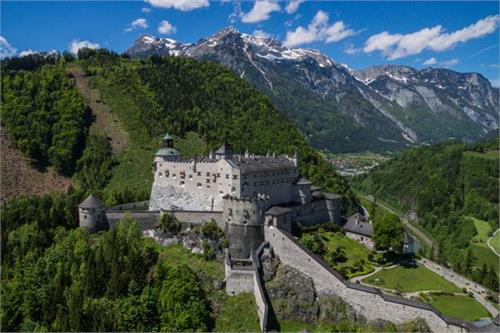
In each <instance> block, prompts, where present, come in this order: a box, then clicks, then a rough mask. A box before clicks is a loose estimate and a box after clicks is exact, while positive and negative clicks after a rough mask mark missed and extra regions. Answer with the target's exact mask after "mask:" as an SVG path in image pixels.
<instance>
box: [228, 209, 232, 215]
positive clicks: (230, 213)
mask: <svg viewBox="0 0 500 333" xmlns="http://www.w3.org/2000/svg"><path fill="white" fill-rule="evenodd" d="M227 215H229V216H233V209H232V208H229V210H228V212H227Z"/></svg>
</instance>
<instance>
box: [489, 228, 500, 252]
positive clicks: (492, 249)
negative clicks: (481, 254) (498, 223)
mask: <svg viewBox="0 0 500 333" xmlns="http://www.w3.org/2000/svg"><path fill="white" fill-rule="evenodd" d="M499 231H500V229H497V230H496V231H495V232H494V233H493V235H491V237H490V238H488V240H487V241H486V244H487V245H488V247H489V248H490V249H491V251H493V253H495V254H496V255H497V256H499V257H500V253H498V252H497V251H496V250H495V248H494V247H493V246H491V244H490V242H491V240H492V239H493V237H495V235H496V233H497V232H499Z"/></svg>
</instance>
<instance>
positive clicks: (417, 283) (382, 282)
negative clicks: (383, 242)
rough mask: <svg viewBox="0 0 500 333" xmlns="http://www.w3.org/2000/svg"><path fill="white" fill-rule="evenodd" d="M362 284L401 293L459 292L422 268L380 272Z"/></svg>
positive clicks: (456, 288)
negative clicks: (425, 291) (428, 291)
mask: <svg viewBox="0 0 500 333" xmlns="http://www.w3.org/2000/svg"><path fill="white" fill-rule="evenodd" d="M363 282H364V283H367V284H371V285H374V286H376V287H381V288H386V289H392V290H400V291H402V292H415V291H424V290H436V291H437V290H440V291H449V292H460V289H459V288H458V287H457V286H455V285H454V284H453V283H451V282H449V281H447V280H446V279H444V278H442V277H440V276H439V275H437V274H436V273H434V272H432V271H430V270H428V269H427V268H425V267H422V266H418V267H416V268H413V267H411V268H410V267H403V266H398V267H395V268H391V269H387V270H382V271H380V272H378V273H376V274H374V275H372V276H369V277H367V278H366V279H364V280H363Z"/></svg>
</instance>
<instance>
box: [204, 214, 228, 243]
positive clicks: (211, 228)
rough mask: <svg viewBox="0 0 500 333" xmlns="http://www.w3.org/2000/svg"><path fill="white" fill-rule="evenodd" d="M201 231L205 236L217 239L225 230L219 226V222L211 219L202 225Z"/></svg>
mask: <svg viewBox="0 0 500 333" xmlns="http://www.w3.org/2000/svg"><path fill="white" fill-rule="evenodd" d="M201 233H202V234H203V236H204V237H205V238H210V239H214V240H217V239H219V238H221V237H222V236H224V231H222V230H221V228H219V226H218V225H217V222H215V220H214V219H211V220H210V221H209V222H207V223H205V224H204V225H203V226H202V227H201Z"/></svg>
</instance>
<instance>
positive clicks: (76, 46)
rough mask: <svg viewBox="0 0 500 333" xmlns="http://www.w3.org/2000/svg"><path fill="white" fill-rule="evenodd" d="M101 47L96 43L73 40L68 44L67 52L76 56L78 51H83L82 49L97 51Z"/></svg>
mask: <svg viewBox="0 0 500 333" xmlns="http://www.w3.org/2000/svg"><path fill="white" fill-rule="evenodd" d="M100 47H101V46H100V45H99V44H97V43H92V42H89V41H88V40H82V41H80V40H78V39H73V40H72V41H71V43H69V46H68V49H69V52H71V53H74V54H77V53H78V50H80V49H83V48H89V49H98V48H100Z"/></svg>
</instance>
